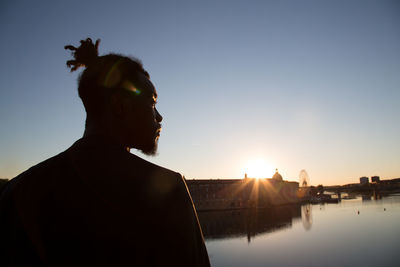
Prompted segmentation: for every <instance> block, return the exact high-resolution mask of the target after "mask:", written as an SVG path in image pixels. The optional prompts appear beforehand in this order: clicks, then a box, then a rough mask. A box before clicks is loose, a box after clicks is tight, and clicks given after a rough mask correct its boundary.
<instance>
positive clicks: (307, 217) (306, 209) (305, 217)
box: [301, 204, 312, 231]
mask: <svg viewBox="0 0 400 267" xmlns="http://www.w3.org/2000/svg"><path fill="white" fill-rule="evenodd" d="M301 221H302V223H303V227H304V229H305V230H306V231H309V230H310V229H311V226H312V206H311V204H306V205H303V206H301Z"/></svg>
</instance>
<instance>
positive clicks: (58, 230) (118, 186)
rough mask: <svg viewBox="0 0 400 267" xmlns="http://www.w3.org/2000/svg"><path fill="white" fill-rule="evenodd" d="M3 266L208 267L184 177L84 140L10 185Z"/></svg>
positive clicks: (1, 243) (2, 223)
mask: <svg viewBox="0 0 400 267" xmlns="http://www.w3.org/2000/svg"><path fill="white" fill-rule="evenodd" d="M0 231H1V236H0V249H1V250H0V265H1V266H19V265H21V266H76V265H86V266H91V265H103V266H125V265H126V266H209V265H210V263H209V259H208V255H207V251H206V247H205V244H204V240H203V235H202V232H201V228H200V225H199V222H198V219H197V214H196V211H195V209H194V206H193V203H192V200H191V198H190V194H189V192H188V190H187V187H186V183H185V181H184V179H183V178H182V176H181V175H180V174H179V173H176V172H173V171H170V170H168V169H165V168H162V167H159V166H157V165H155V164H152V163H150V162H148V161H145V160H143V159H141V158H139V157H137V156H135V155H132V154H130V153H129V152H127V151H126V150H124V149H123V148H122V147H118V146H115V145H111V144H108V143H107V142H106V141H104V140H102V139H101V138H94V137H91V138H83V139H80V140H78V141H77V142H76V143H75V144H74V145H73V146H71V147H70V148H69V149H67V150H66V151H64V152H62V153H60V154H59V155H57V156H55V157H53V158H50V159H48V160H46V161H44V162H42V163H39V164H38V165H36V166H34V167H32V168H30V169H29V170H27V171H25V172H24V173H22V174H20V175H19V176H17V177H16V178H14V179H12V180H10V182H8V184H7V186H6V187H5V189H4V190H3V192H2V195H1V198H0Z"/></svg>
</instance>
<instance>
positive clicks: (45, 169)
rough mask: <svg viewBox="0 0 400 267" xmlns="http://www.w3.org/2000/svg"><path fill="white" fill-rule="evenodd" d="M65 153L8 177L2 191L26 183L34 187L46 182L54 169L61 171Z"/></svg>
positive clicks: (11, 189) (10, 189)
mask: <svg viewBox="0 0 400 267" xmlns="http://www.w3.org/2000/svg"><path fill="white" fill-rule="evenodd" d="M65 160H66V155H65V152H61V153H59V154H58V155H55V156H53V157H51V158H48V159H46V160H44V161H42V162H40V163H38V164H36V165H34V166H32V167H30V168H29V169H27V170H25V171H24V172H22V173H20V174H19V175H17V176H16V177H14V178H12V179H10V180H9V181H8V182H7V184H6V185H5V186H4V190H3V192H6V191H13V190H15V189H16V187H20V186H24V185H27V186H29V187H35V186H37V185H39V184H42V183H45V182H47V180H48V179H51V178H52V177H53V176H52V175H51V173H53V172H55V171H62V170H61V169H62V167H61V166H62V165H63V164H64V165H65V162H66V161H65Z"/></svg>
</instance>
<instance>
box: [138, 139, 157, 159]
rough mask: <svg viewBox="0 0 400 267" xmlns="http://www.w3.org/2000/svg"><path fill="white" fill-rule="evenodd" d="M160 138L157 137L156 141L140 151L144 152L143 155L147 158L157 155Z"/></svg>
mask: <svg viewBox="0 0 400 267" xmlns="http://www.w3.org/2000/svg"><path fill="white" fill-rule="evenodd" d="M158 138H159V136H157V137H156V138H155V139H153V140H152V142H151V143H150V142H149V144H148V145H147V146H145V147H143V148H142V149H140V151H142V152H143V154H145V155H147V156H155V155H157V149H158Z"/></svg>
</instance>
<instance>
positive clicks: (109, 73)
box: [64, 38, 150, 118]
mask: <svg viewBox="0 0 400 267" xmlns="http://www.w3.org/2000/svg"><path fill="white" fill-rule="evenodd" d="M80 43H81V45H80V46H79V47H74V46H72V45H66V46H65V47H64V48H65V49H68V50H71V51H72V56H73V57H74V59H73V60H68V61H67V66H68V67H69V68H70V69H71V72H73V71H75V70H77V69H78V68H80V67H85V70H84V71H83V72H82V73H81V75H80V76H79V78H78V93H79V97H80V98H81V99H82V102H83V105H84V107H85V110H86V113H87V116H88V118H98V117H99V116H101V115H102V112H103V107H104V104H105V102H106V101H107V95H108V94H109V93H110V92H112V91H113V90H114V89H118V88H121V84H122V83H123V82H124V81H126V80H129V81H131V82H133V83H135V80H137V76H138V74H143V75H145V76H146V77H147V78H148V79H150V75H149V73H148V72H147V71H146V70H145V69H144V68H143V65H142V62H141V61H140V60H139V59H136V58H131V57H126V56H123V55H119V54H113V53H111V54H107V55H104V56H99V55H98V47H99V44H100V39H97V40H96V43H95V44H93V42H92V39H90V38H87V39H86V40H81V41H80Z"/></svg>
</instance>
